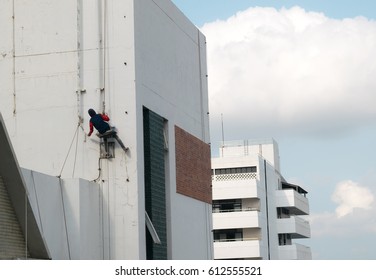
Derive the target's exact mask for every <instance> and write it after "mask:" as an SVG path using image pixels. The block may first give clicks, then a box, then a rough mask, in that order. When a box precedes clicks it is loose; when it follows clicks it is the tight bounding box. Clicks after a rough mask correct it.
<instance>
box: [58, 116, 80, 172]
mask: <svg viewBox="0 0 376 280" xmlns="http://www.w3.org/2000/svg"><path fill="white" fill-rule="evenodd" d="M80 126H81V125H80V123H78V125H77V128H76V131H75V132H74V135H73V138H72V141H71V144H70V146H69V150H68V153H67V155H66V156H65V160H64V163H63V166H62V168H61V171H60V174H59V175H58V176H57V177H58V178H60V177H61V174H62V173H63V170H64V167H65V163H66V162H67V159H68V156H69V153H70V150H71V148H72V145H73V141H74V138H76V135H77V133H78V128H79V127H80ZM77 138H78V137H77Z"/></svg>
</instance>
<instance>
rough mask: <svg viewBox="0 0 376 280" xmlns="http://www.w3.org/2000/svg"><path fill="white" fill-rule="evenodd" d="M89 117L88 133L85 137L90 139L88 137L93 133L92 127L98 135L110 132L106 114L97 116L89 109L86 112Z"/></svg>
mask: <svg viewBox="0 0 376 280" xmlns="http://www.w3.org/2000/svg"><path fill="white" fill-rule="evenodd" d="M88 113H89V115H90V117H91V118H90V132H89V134H88V135H87V136H89V137H90V135H91V134H92V133H93V131H94V127H95V129H96V130H98V132H99V133H100V134H104V133H105V132H107V131H109V130H111V127H110V125H109V124H108V121H109V120H110V118H109V117H108V116H107V115H106V114H97V113H96V112H95V111H94V110H93V109H89V111H88Z"/></svg>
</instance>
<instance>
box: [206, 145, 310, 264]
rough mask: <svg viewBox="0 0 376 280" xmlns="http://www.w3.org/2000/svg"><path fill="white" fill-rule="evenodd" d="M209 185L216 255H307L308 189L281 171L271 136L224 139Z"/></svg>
mask: <svg viewBox="0 0 376 280" xmlns="http://www.w3.org/2000/svg"><path fill="white" fill-rule="evenodd" d="M212 184H213V237H214V258H215V259H262V260H278V259H284V260H292V259H311V250H310V248H309V247H307V246H304V245H302V244H299V239H301V238H309V237H310V226H309V223H308V221H307V220H306V219H305V217H307V215H308V214H309V203H308V198H307V191H306V190H304V188H303V187H301V186H298V185H295V184H291V183H288V182H286V180H285V179H284V178H283V176H282V175H281V170H280V159H279V151H278V145H277V143H276V142H275V141H274V140H260V141H258V140H255V141H251V140H246V141H233V142H224V143H223V145H221V147H220V151H219V157H217V158H212Z"/></svg>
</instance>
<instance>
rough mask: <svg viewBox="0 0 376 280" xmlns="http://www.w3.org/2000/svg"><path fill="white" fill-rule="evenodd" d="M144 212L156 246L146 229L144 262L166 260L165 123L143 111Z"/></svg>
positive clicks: (156, 116)
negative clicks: (156, 237)
mask: <svg viewBox="0 0 376 280" xmlns="http://www.w3.org/2000/svg"><path fill="white" fill-rule="evenodd" d="M143 121H144V162H145V210H146V212H147V214H148V216H149V217H150V220H151V222H152V223H153V226H154V228H155V231H156V233H157V234H158V237H159V239H160V242H161V243H160V244H157V243H155V242H154V241H153V238H152V236H151V235H150V233H149V231H148V230H146V257H147V259H148V260H165V259H167V219H166V178H165V151H166V137H165V135H164V134H165V120H164V118H162V117H161V116H159V115H158V114H156V113H154V112H152V111H150V110H149V109H147V108H144V110H143Z"/></svg>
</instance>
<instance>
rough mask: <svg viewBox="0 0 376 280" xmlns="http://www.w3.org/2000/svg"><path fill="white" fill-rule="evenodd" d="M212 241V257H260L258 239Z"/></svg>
mask: <svg viewBox="0 0 376 280" xmlns="http://www.w3.org/2000/svg"><path fill="white" fill-rule="evenodd" d="M227 241H228V242H225V241H222V242H214V259H243V258H261V257H262V256H261V242H260V240H256V239H255V240H240V241H232V242H231V240H227Z"/></svg>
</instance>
